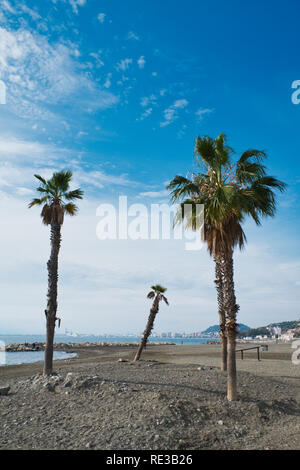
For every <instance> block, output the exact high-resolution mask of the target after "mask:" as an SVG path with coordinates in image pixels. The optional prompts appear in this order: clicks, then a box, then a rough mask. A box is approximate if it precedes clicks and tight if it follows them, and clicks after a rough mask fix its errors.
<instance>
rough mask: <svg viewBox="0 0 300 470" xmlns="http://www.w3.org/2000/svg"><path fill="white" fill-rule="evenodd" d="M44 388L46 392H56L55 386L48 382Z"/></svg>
mask: <svg viewBox="0 0 300 470" xmlns="http://www.w3.org/2000/svg"><path fill="white" fill-rule="evenodd" d="M43 386H44V388H45V389H46V390H48V392H55V385H54V384H52V383H50V382H46V383H45V384H44V385H43Z"/></svg>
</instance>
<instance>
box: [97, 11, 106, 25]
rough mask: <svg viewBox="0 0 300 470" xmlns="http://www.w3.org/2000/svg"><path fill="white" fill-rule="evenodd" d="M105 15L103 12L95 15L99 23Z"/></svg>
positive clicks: (102, 21)
mask: <svg viewBox="0 0 300 470" xmlns="http://www.w3.org/2000/svg"><path fill="white" fill-rule="evenodd" d="M105 17H106V14H105V13H99V15H98V16H97V18H98V20H99V21H100V23H104V21H105Z"/></svg>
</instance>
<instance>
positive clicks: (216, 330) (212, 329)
mask: <svg viewBox="0 0 300 470" xmlns="http://www.w3.org/2000/svg"><path fill="white" fill-rule="evenodd" d="M219 329H220V327H219V325H213V326H210V327H209V328H207V329H206V330H205V331H202V333H203V334H205V335H207V334H214V333H219ZM248 330H251V328H250V326H247V325H244V324H243V323H239V328H238V331H239V332H242V331H248Z"/></svg>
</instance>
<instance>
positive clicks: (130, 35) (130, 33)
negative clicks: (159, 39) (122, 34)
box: [127, 31, 140, 41]
mask: <svg viewBox="0 0 300 470" xmlns="http://www.w3.org/2000/svg"><path fill="white" fill-rule="evenodd" d="M127 39H134V40H135V41H139V39H140V38H139V37H138V35H137V34H136V33H134V32H133V31H129V33H128V35H127Z"/></svg>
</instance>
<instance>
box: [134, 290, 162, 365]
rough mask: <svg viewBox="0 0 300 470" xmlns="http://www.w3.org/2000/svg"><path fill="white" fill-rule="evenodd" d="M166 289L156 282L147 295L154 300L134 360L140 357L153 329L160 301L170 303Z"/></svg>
mask: <svg viewBox="0 0 300 470" xmlns="http://www.w3.org/2000/svg"><path fill="white" fill-rule="evenodd" d="M166 290H167V289H166V288H165V287H162V286H160V285H159V284H156V285H155V286H151V291H150V292H149V294H148V295H147V297H148V299H153V298H154V301H153V304H152V307H151V309H150V314H149V317H148V321H147V325H146V329H145V331H144V334H143V337H142V339H141V344H140V345H139V348H138V351H137V353H136V355H135V358H134V362H135V361H138V360H139V359H140V357H141V354H142V351H143V349H144V348H145V346H146V344H147V341H148V338H149V336H150V334H151V331H152V330H153V327H154V321H155V317H156V315H157V313H158V310H159V302H160V301H161V300H163V301H164V302H165V303H166V304H167V305H169V302H168V299H167V298H166V297H165V296H164V293H165V292H166Z"/></svg>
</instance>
